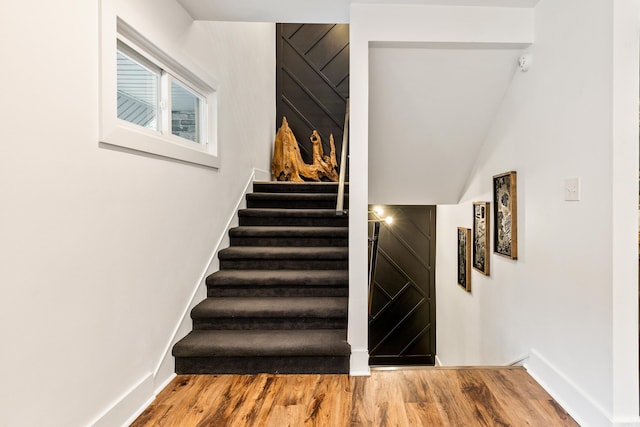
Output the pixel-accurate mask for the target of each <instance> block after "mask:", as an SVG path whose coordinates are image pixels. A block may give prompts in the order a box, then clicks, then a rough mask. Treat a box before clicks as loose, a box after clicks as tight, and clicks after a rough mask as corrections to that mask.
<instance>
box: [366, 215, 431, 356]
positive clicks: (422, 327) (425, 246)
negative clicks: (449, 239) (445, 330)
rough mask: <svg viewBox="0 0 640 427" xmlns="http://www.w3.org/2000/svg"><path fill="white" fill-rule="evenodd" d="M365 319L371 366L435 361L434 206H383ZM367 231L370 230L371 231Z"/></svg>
mask: <svg viewBox="0 0 640 427" xmlns="http://www.w3.org/2000/svg"><path fill="white" fill-rule="evenodd" d="M383 208H384V211H385V212H384V214H383V216H385V217H386V216H387V215H391V216H392V217H393V223H392V224H391V225H387V224H385V223H384V222H383V223H382V224H381V226H380V236H379V239H378V242H379V246H378V256H377V264H376V268H375V270H374V275H373V279H374V280H373V281H374V287H373V292H372V295H371V298H372V300H371V313H370V315H369V356H370V357H369V364H370V365H433V364H434V362H435V350H436V348H435V347H436V336H435V256H436V255H435V250H436V232H435V230H436V228H435V227H436V207H435V206H383ZM371 228H372V227H370V230H371Z"/></svg>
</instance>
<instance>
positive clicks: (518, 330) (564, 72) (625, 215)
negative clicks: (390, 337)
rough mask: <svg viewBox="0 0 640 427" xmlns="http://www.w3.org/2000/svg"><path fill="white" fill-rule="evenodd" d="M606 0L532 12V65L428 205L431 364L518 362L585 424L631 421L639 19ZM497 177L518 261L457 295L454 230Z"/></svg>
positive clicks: (495, 262)
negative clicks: (443, 199)
mask: <svg viewBox="0 0 640 427" xmlns="http://www.w3.org/2000/svg"><path fill="white" fill-rule="evenodd" d="M613 3H614V4H615V5H616V6H615V8H614V6H613V5H612V2H609V1H604V0H602V1H601V0H592V1H588V2H585V1H582V0H565V1H552V0H541V1H540V2H539V4H538V6H537V7H536V9H535V33H536V41H535V43H534V44H533V46H532V47H531V49H530V53H531V55H532V58H533V65H532V66H531V69H530V70H529V71H528V72H527V73H520V72H517V73H516V75H515V76H514V80H513V84H512V86H511V88H510V89H509V91H508V93H507V96H506V97H505V99H504V102H503V105H502V108H501V111H500V112H499V114H498V116H497V118H496V120H495V123H494V126H493V129H492V131H491V132H490V134H489V136H488V137H487V140H486V142H485V146H484V148H483V149H482V152H481V154H480V156H479V157H478V161H477V163H476V166H475V169H474V171H473V173H472V176H471V179H470V180H469V183H468V186H467V189H466V191H465V193H464V194H463V196H462V198H461V200H460V203H459V204H458V205H455V206H440V207H439V208H438V229H437V232H438V251H437V269H436V271H437V278H436V283H437V289H436V293H437V313H438V314H437V340H438V341H437V352H438V356H439V358H440V360H441V361H442V362H443V363H444V364H448V365H457V364H465V365H467V364H503V363H506V362H509V361H515V360H517V359H519V358H520V357H521V356H523V355H527V354H528V355H529V356H530V358H529V360H528V361H527V362H526V364H525V366H526V367H527V369H528V370H529V372H530V373H531V374H532V375H534V377H535V378H536V379H538V381H539V382H541V383H542V384H543V385H544V386H545V387H546V388H547V390H548V391H550V392H551V393H552V394H553V395H554V396H555V397H556V398H557V399H558V400H559V402H560V404H562V405H563V406H564V407H565V409H567V410H569V412H570V413H571V414H572V415H573V416H574V417H575V418H576V419H577V420H578V421H579V422H580V423H581V424H583V425H594V426H600V425H622V424H623V423H629V424H625V425H640V421H639V420H638V362H637V360H638V359H637V358H638V330H637V314H638V308H637V292H638V290H637V289H638V288H637V286H638V285H637V283H638V282H637V264H636V263H637V260H636V258H637V246H636V245H637V243H635V239H636V237H635V233H636V229H637V218H634V215H636V213H635V211H636V209H637V207H636V205H635V203H636V198H637V191H638V190H637V176H636V175H637V169H638V161H637V159H638V125H637V114H638V107H637V94H638V45H639V41H640V35H639V33H638V28H639V27H640V25H639V17H640V13H639V12H640V9H639V8H638V3H637V2H613ZM623 3H624V5H623ZM614 12H615V13H614ZM578 18H579V19H578ZM568 22H571V25H567V23H568ZM614 28H615V32H614ZM614 34H615V38H614ZM614 46H615V47H616V48H615V50H614ZM614 52H615V55H614ZM509 170H517V172H518V215H519V218H518V229H519V234H518V236H519V259H518V260H517V261H511V260H508V259H505V258H502V257H499V256H495V255H494V256H492V258H491V269H492V271H491V276H490V277H484V276H482V275H481V274H479V273H477V272H473V273H472V293H471V294H467V293H465V292H464V291H462V290H461V289H460V288H459V287H458V286H457V285H456V276H455V271H456V270H455V263H456V260H455V254H456V252H455V246H456V242H455V239H456V237H455V236H456V234H455V231H456V227H457V226H467V227H471V219H472V216H471V202H472V201H482V200H485V201H490V200H491V177H492V176H493V175H495V174H498V173H501V172H506V171H509ZM574 176H579V177H580V178H581V184H582V199H581V201H579V202H567V201H564V194H563V185H564V179H565V178H566V177H574Z"/></svg>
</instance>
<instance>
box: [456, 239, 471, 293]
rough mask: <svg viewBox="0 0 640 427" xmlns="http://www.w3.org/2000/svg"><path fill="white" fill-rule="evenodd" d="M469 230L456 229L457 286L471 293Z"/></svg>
mask: <svg viewBox="0 0 640 427" xmlns="http://www.w3.org/2000/svg"><path fill="white" fill-rule="evenodd" d="M470 260H471V229H470V228H463V227H458V285H460V286H462V287H463V288H464V289H465V290H466V291H467V292H471V262H470Z"/></svg>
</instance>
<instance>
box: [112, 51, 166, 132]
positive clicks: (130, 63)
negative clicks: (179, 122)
mask: <svg viewBox="0 0 640 427" xmlns="http://www.w3.org/2000/svg"><path fill="white" fill-rule="evenodd" d="M117 56H118V118H119V119H121V120H126V121H128V122H130V123H134V124H136V125H139V126H143V127H145V128H147V129H153V130H159V129H158V105H159V96H158V92H159V90H158V89H159V88H160V72H159V71H160V70H158V69H156V70H151V69H149V68H147V67H146V66H144V65H143V64H141V63H140V62H138V61H136V60H135V59H133V58H131V57H130V56H129V55H127V54H126V53H124V52H122V51H121V50H120V49H118V55H117Z"/></svg>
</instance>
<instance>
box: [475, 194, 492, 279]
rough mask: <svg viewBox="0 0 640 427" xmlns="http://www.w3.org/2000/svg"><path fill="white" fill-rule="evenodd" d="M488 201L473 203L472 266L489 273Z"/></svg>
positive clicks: (483, 272)
mask: <svg viewBox="0 0 640 427" xmlns="http://www.w3.org/2000/svg"><path fill="white" fill-rule="evenodd" d="M490 218H491V215H490V214H489V202H474V203H473V257H472V259H473V268H474V269H476V270H478V271H479V272H480V273H482V274H484V275H485V276H488V275H489V258H490V257H489V236H488V233H489V230H491V227H490Z"/></svg>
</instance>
